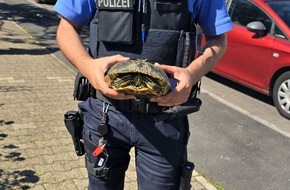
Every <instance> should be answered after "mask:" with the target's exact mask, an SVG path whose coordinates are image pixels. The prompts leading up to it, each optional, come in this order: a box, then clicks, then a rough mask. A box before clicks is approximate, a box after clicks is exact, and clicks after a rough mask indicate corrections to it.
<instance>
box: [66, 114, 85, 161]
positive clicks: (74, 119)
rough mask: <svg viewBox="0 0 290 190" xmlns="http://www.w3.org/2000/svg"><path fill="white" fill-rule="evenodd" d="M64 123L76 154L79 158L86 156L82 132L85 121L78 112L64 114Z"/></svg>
mask: <svg viewBox="0 0 290 190" xmlns="http://www.w3.org/2000/svg"><path fill="white" fill-rule="evenodd" d="M64 123H65V126H66V128H67V130H68V131H69V133H70V135H71V137H72V140H73V144H74V148H75V152H76V154H77V155H78V156H82V155H84V154H85V148H84V145H83V139H82V131H83V121H82V118H81V116H80V113H79V112H78V111H68V112H66V113H65V114H64Z"/></svg>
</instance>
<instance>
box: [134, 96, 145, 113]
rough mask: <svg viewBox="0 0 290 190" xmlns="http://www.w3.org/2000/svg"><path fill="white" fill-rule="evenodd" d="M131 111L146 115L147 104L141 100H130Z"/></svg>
mask: <svg viewBox="0 0 290 190" xmlns="http://www.w3.org/2000/svg"><path fill="white" fill-rule="evenodd" d="M131 110H132V111H136V112H139V113H148V111H149V109H148V102H147V101H146V100H144V99H141V98H136V99H132V101H131Z"/></svg>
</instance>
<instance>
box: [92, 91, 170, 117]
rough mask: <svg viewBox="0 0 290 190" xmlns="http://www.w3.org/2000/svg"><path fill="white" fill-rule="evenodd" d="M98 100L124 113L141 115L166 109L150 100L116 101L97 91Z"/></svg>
mask: <svg viewBox="0 0 290 190" xmlns="http://www.w3.org/2000/svg"><path fill="white" fill-rule="evenodd" d="M96 98H97V99H99V100H101V101H103V102H106V103H109V104H111V105H112V106H114V107H115V108H116V109H117V110H119V111H123V112H139V113H148V114H154V113H160V112H162V111H164V110H165V109H166V108H165V107H162V106H158V104H157V103H155V102H150V101H149V99H146V98H136V99H130V100H114V99H112V98H109V97H107V96H104V95H103V94H101V93H100V92H98V91H96Z"/></svg>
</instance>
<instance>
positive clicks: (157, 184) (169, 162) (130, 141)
mask: <svg viewBox="0 0 290 190" xmlns="http://www.w3.org/2000/svg"><path fill="white" fill-rule="evenodd" d="M103 105H104V104H103V102H102V101H100V100H98V99H93V98H89V99H88V100H87V101H85V102H81V103H80V104H79V108H80V110H81V111H82V113H83V114H84V135H85V139H88V140H90V141H91V142H93V143H95V144H98V142H99V139H100V138H101V135H100V134H99V132H98V126H99V124H100V118H101V113H102V110H103ZM107 115H108V118H107V119H108V129H109V131H108V133H107V134H106V135H105V136H104V138H105V141H106V146H105V148H106V149H108V150H110V149H112V150H118V152H120V151H121V152H122V154H119V156H118V155H116V154H114V155H111V156H110V155H109V158H108V161H107V163H106V166H107V167H108V168H112V169H118V168H124V170H122V171H121V172H120V170H119V172H118V174H117V175H114V176H115V177H114V178H113V179H105V178H102V177H99V178H98V177H96V176H94V175H91V174H90V173H88V178H89V188H88V189H89V190H121V189H123V188H124V178H125V171H126V168H127V166H128V164H129V162H130V155H129V152H130V150H131V148H132V147H134V148H135V160H136V170H137V180H138V187H139V189H140V190H155V189H158V190H177V189H178V187H179V183H180V176H181V166H182V164H183V163H185V162H186V161H187V155H186V154H187V151H186V147H187V142H188V138H189V125H188V119H187V117H186V116H184V117H180V118H178V119H174V120H164V121H160V122H156V123H155V122H154V120H153V119H152V117H151V116H150V115H149V114H141V113H137V112H134V113H133V112H129V113H124V112H120V111H118V110H116V109H115V108H114V107H112V106H110V107H109V109H108V113H107ZM108 152H110V151H108ZM86 157H87V159H88V161H90V162H91V163H94V161H95V159H96V157H95V156H93V155H92V152H91V151H89V150H86Z"/></svg>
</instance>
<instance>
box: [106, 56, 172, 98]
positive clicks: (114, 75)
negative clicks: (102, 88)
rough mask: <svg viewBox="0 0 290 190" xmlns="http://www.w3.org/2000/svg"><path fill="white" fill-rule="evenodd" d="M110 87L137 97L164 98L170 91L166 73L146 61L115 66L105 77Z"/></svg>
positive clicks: (134, 61)
mask: <svg viewBox="0 0 290 190" xmlns="http://www.w3.org/2000/svg"><path fill="white" fill-rule="evenodd" d="M105 79H106V82H107V83H108V84H109V86H110V87H111V88H112V89H114V90H116V91H118V92H122V93H125V94H132V95H135V96H137V97H153V96H162V95H164V94H166V93H167V92H168V91H169V89H170V83H169V78H168V76H167V75H166V73H165V72H164V71H163V70H162V69H160V68H158V67H156V66H154V65H153V64H152V63H149V62H147V61H146V60H130V61H126V62H120V63H117V64H115V65H113V66H112V67H111V68H110V69H109V71H108V72H107V74H106V76H105Z"/></svg>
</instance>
